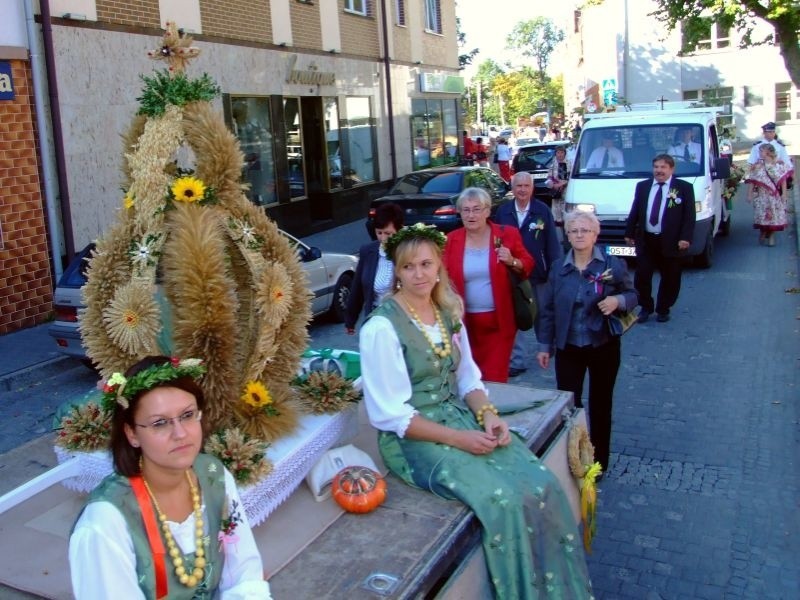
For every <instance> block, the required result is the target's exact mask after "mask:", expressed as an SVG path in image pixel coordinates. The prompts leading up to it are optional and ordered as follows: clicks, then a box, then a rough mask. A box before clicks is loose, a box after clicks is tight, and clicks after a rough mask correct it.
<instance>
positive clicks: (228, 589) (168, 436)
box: [69, 356, 271, 600]
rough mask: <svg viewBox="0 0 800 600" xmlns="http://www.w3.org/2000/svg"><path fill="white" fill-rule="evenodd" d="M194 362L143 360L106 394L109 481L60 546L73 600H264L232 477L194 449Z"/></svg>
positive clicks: (199, 394) (197, 406)
mask: <svg viewBox="0 0 800 600" xmlns="http://www.w3.org/2000/svg"><path fill="white" fill-rule="evenodd" d="M204 373H205V367H204V366H203V365H202V363H201V362H200V361H199V360H195V359H187V360H182V361H181V360H177V359H170V358H169V357H166V356H150V357H147V358H144V359H142V360H140V361H139V362H138V363H136V364H135V365H133V366H132V367H131V368H130V369H128V370H127V371H126V372H125V374H124V375H123V374H121V373H115V374H114V375H113V376H112V377H111V378H110V379H109V380H108V383H107V384H106V386H105V389H104V393H103V405H104V408H105V409H106V410H108V411H110V412H111V455H112V458H113V461H114V471H115V472H114V473H112V474H111V475H109V476H108V477H106V478H105V479H104V480H103V481H102V482H101V483H100V485H99V486H97V488H95V490H94V491H93V492H92V494H91V495H90V496H89V499H88V500H87V501H86V506H85V507H84V509H83V511H82V512H81V514H80V516H79V517H78V521H77V523H76V524H75V527H74V529H73V532H72V535H71V537H70V540H69V563H70V572H71V575H72V590H73V593H74V596H75V598H77V599H78V600H87V599H88V600H93V599H95V598H96V599H98V600H100V599H105V598H115V597H118V596H119V595H120V590H122V591H123V593H124V595H125V597H126V598H142V599H144V598H165V597H169V598H211V597H214V598H220V599H225V598H237V599H245V598H252V599H253V600H255V599H256V598H258V599H261V600H268V599H269V598H271V596H270V591H269V584H268V583H267V582H266V581H264V575H263V567H262V563H261V556H260V555H259V552H258V548H257V547H256V544H255V540H254V539H253V533H252V531H251V530H250V525H249V524H248V522H247V515H246V514H245V512H244V508H243V506H242V501H241V500H240V498H239V494H238V492H237V488H236V483H235V482H234V480H233V476H232V475H231V474H230V472H229V471H228V470H227V469H226V468H225V467H224V466H223V464H222V463H221V462H220V461H219V460H217V459H216V458H215V457H213V456H210V455H207V454H201V453H200V451H201V450H202V447H203V426H202V423H201V420H200V419H201V417H202V411H203V402H204V400H203V391H202V389H201V388H200V385H199V384H198V380H199V379H200V378H201V377H202V376H203V374H204Z"/></svg>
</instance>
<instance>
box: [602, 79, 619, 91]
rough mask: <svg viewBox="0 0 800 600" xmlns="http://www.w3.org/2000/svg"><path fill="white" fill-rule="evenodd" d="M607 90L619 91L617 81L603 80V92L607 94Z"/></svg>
mask: <svg viewBox="0 0 800 600" xmlns="http://www.w3.org/2000/svg"><path fill="white" fill-rule="evenodd" d="M607 90H612V91H614V92H616V91H617V80H616V79H603V91H604V92H605V91H607Z"/></svg>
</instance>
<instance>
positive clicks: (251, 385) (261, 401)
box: [242, 381, 280, 417]
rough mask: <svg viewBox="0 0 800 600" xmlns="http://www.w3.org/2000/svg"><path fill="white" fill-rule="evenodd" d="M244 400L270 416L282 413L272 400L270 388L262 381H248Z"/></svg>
mask: <svg viewBox="0 0 800 600" xmlns="http://www.w3.org/2000/svg"><path fill="white" fill-rule="evenodd" d="M242 402H244V403H245V404H247V405H248V406H250V407H252V408H253V409H255V411H256V412H262V413H264V414H265V415H267V416H268V417H275V416H277V415H279V414H280V413H279V412H278V409H277V408H275V405H274V404H273V402H272V396H271V395H270V393H269V390H268V389H267V387H266V386H265V385H264V384H263V383H261V382H260V381H248V382H247V384H246V385H245V386H244V393H243V394H242Z"/></svg>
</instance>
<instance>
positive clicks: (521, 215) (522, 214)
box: [514, 200, 531, 227]
mask: <svg viewBox="0 0 800 600" xmlns="http://www.w3.org/2000/svg"><path fill="white" fill-rule="evenodd" d="M530 209H531V203H530V201H529V202H528V206H526V207H525V208H524V209H522V208H520V207H519V204H517V201H516V200H514V210H515V211H516V214H517V227H522V222H523V221H524V220H525V219H526V218H527V217H528V211H530Z"/></svg>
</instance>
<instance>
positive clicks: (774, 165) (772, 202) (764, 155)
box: [744, 144, 792, 246]
mask: <svg viewBox="0 0 800 600" xmlns="http://www.w3.org/2000/svg"><path fill="white" fill-rule="evenodd" d="M791 175H792V171H791V167H789V166H787V165H785V164H783V163H782V162H781V161H779V160H778V154H777V152H776V151H775V148H773V147H772V145H771V144H761V145H760V146H759V147H758V161H756V162H755V163H754V164H751V165H748V171H747V178H746V179H745V180H744V181H745V183H746V184H747V201H748V202H752V203H753V229H758V230H759V232H760V233H759V237H758V243H759V244H762V245H766V246H774V245H775V232H776V231H783V230H784V229H786V226H787V225H788V224H789V221H788V219H787V218H786V205H787V199H786V193H787V181H788V179H789V177H790V176H791Z"/></svg>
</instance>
